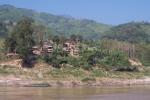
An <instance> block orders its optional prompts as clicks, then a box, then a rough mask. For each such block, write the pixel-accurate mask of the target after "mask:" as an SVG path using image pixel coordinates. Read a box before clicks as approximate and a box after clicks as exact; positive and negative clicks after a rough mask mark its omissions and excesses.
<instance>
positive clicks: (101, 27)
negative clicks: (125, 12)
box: [0, 5, 111, 39]
mask: <svg viewBox="0 0 150 100" xmlns="http://www.w3.org/2000/svg"><path fill="white" fill-rule="evenodd" d="M0 13H1V15H0V22H2V23H5V21H6V22H8V24H11V23H12V24H15V23H16V22H18V21H19V20H21V19H22V17H23V16H26V17H29V18H32V19H34V20H35V23H36V24H43V25H46V26H47V27H48V28H49V29H50V32H48V33H52V34H55V35H65V36H69V35H72V34H79V35H82V36H83V37H84V38H88V39H94V38H96V39H98V38H99V37H100V33H103V32H104V31H106V30H108V29H109V28H110V27H111V26H110V25H106V24H101V23H97V22H95V21H93V20H87V19H83V20H77V19H74V18H72V17H69V18H68V17H65V16H56V15H52V14H47V13H37V12H35V11H33V10H28V9H20V8H15V7H13V6H11V5H1V6H0ZM5 25H6V24H5ZM0 27H1V26H0ZM3 29H4V32H0V33H1V34H3V35H5V34H6V33H7V31H5V28H3ZM1 31H3V30H1ZM1 34H0V35H1ZM1 36H2V35H1Z"/></svg>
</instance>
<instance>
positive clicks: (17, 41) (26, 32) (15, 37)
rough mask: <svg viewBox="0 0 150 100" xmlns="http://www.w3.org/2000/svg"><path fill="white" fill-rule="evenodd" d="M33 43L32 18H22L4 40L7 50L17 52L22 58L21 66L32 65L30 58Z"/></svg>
mask: <svg viewBox="0 0 150 100" xmlns="http://www.w3.org/2000/svg"><path fill="white" fill-rule="evenodd" d="M33 45H34V40H33V29H32V20H31V19H28V18H24V19H22V20H21V21H19V22H18V23H17V25H16V26H15V27H14V28H13V31H12V33H11V34H10V36H8V38H7V39H6V41H5V46H6V49H7V51H8V52H16V53H18V54H19V56H20V58H21V59H23V62H22V66H32V63H31V59H30V58H31V52H32V51H31V49H32V46H33ZM26 64H27V65H26Z"/></svg>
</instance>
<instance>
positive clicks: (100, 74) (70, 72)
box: [0, 63, 150, 87]
mask: <svg viewBox="0 0 150 100" xmlns="http://www.w3.org/2000/svg"><path fill="white" fill-rule="evenodd" d="M7 64H8V63H7ZM149 84H150V68H149V67H147V68H146V69H143V70H142V71H135V72H126V71H125V72H120V71H107V70H105V69H103V68H96V67H95V68H93V69H92V70H89V71H88V70H84V69H82V68H79V67H63V68H61V69H57V68H53V67H51V66H49V65H46V64H45V63H44V64H41V63H40V64H38V65H36V66H35V67H33V68H22V67H19V66H18V67H16V66H10V65H9V66H8V65H3V66H2V65H1V66H0V86H21V87H76V86H77V87H78V86H129V85H149Z"/></svg>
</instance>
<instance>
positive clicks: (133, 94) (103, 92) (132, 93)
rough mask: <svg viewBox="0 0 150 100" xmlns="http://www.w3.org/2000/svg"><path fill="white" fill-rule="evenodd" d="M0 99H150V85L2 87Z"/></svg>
mask: <svg viewBox="0 0 150 100" xmlns="http://www.w3.org/2000/svg"><path fill="white" fill-rule="evenodd" d="M0 100H150V86H136V87H135V86H134V87H130V86H129V87H77V88H38V87H36V88H33V87H28V88H27V87H0Z"/></svg>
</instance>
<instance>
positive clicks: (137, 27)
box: [102, 22, 150, 43]
mask: <svg viewBox="0 0 150 100" xmlns="http://www.w3.org/2000/svg"><path fill="white" fill-rule="evenodd" d="M102 38H108V39H117V40H121V41H128V42H131V43H150V23H148V22H130V23H126V24H121V25H118V26H115V27H112V28H111V29H110V30H109V31H107V32H105V33H104V35H103V36H102Z"/></svg>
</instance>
